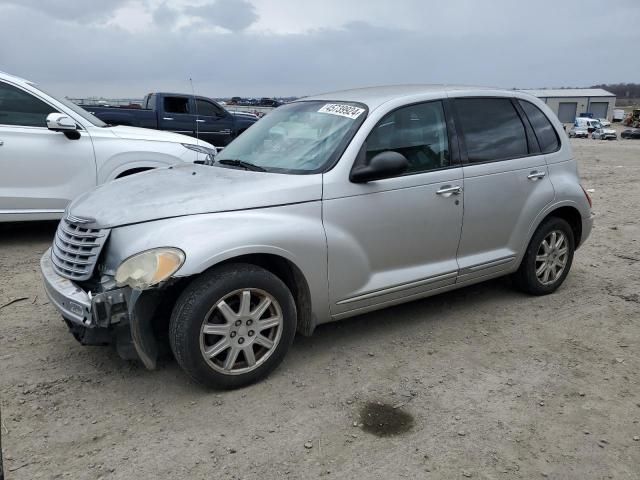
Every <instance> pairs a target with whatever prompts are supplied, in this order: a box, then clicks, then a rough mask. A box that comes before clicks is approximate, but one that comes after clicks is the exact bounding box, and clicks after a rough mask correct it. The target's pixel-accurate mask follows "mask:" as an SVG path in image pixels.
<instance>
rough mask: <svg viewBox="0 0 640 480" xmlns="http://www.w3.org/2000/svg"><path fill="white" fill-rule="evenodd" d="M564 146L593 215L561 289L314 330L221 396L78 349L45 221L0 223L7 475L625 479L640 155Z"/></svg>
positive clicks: (467, 297)
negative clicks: (263, 372)
mask: <svg viewBox="0 0 640 480" xmlns="http://www.w3.org/2000/svg"><path fill="white" fill-rule="evenodd" d="M572 142H573V144H574V147H575V153H576V157H577V158H578V160H579V163H580V168H581V174H582V178H583V183H584V185H585V187H586V188H589V189H594V193H592V196H593V199H594V211H595V212H596V213H597V215H598V217H597V219H596V226H595V230H594V232H593V234H592V237H591V238H590V239H589V241H588V243H587V244H586V245H585V246H584V247H583V248H581V249H580V250H579V251H578V252H577V255H576V258H575V263H574V266H573V269H572V272H571V274H570V275H569V277H568V279H567V281H566V282H565V284H564V286H563V287H562V288H561V289H560V290H559V291H558V292H557V293H555V294H554V295H551V296H547V297H542V298H533V297H529V296H525V295H522V294H520V293H517V292H515V291H514V290H513V289H512V288H511V286H510V284H509V282H508V280H506V279H501V280H497V281H492V282H489V283H486V284H482V285H476V286H473V287H469V288H465V289H462V290H459V291H456V292H451V293H447V294H444V295H441V296H438V297H434V298H431V299H426V300H423V301H418V302H414V303H411V304H407V305H403V306H400V307H396V308H391V309H387V310H384V311H380V312H377V313H373V314H368V315H365V316H362V317H358V318H355V319H351V320H347V321H343V322H340V323H335V324H330V325H324V326H321V327H319V328H318V329H317V331H316V333H315V334H314V336H313V337H311V338H297V339H296V342H295V343H294V346H293V349H292V351H291V352H290V354H289V355H288V357H287V358H286V359H285V362H284V363H283V365H282V366H281V367H280V368H279V369H278V370H277V371H276V372H275V373H274V374H273V375H272V376H271V377H269V378H268V379H267V380H266V381H263V382H261V383H259V384H257V385H255V386H252V387H249V388H245V389H243V390H238V391H232V392H211V391H205V390H203V389H201V388H199V387H198V386H195V385H193V384H191V383H189V381H188V380H187V379H186V377H185V376H184V375H183V374H182V373H181V371H180V370H179V368H178V366H177V365H176V363H175V362H174V361H173V360H172V359H170V358H168V359H166V360H164V361H163V362H161V364H160V367H159V369H158V370H157V371H154V372H149V371H146V370H145V369H144V368H142V367H140V366H139V365H137V364H135V363H130V362H125V361H123V360H120V359H119V357H118V356H117V355H116V353H115V352H114V351H112V350H111V349H109V348H99V347H94V348H89V347H81V346H80V345H79V344H77V343H76V341H75V340H74V339H73V338H72V337H71V335H70V334H69V333H67V330H66V327H65V326H64V324H63V323H62V321H61V319H60V317H59V316H58V314H57V313H56V312H55V310H54V309H53V307H52V306H51V305H50V304H48V302H47V299H46V297H45V294H44V291H43V288H42V286H41V283H40V277H39V271H38V260H39V257H40V255H41V254H42V253H43V252H44V251H45V250H46V248H47V247H48V245H49V243H50V241H51V239H52V236H53V233H54V229H55V225H54V224H48V223H39V224H31V225H24V224H23V225H2V226H0V271H1V272H2V276H1V278H0V305H4V304H6V303H7V302H9V301H11V300H14V299H21V298H23V297H24V298H25V299H23V300H20V301H17V302H15V303H13V304H11V305H7V306H5V307H3V308H2V309H0V366H1V369H0V393H1V405H2V425H1V426H0V430H1V433H2V447H3V449H4V455H5V469H6V475H7V478H8V479H10V480H12V479H36V478H47V479H49V478H51V479H53V478H73V479H95V478H105V479H132V478H138V479H147V478H149V479H151V478H190V479H191V478H193V479H200V478H202V479H204V478H216V479H253V478H259V479H281V478H291V479H294V478H296V479H297V478H305V479H308V478H317V477H327V478H340V479H343V478H358V479H362V478H367V479H369V478H374V479H375V478H379V479H390V478H438V479H455V478H462V479H464V478H467V477H471V478H482V479H502V478H505V479H506V478H523V479H535V478H552V479H580V480H584V479H605V478H615V479H638V478H639V475H640V473H639V472H640V387H639V375H638V370H639V367H640V358H639V355H638V353H639V348H640V296H639V294H640V222H639V213H638V212H640V141H633V140H627V141H617V142H601V141H593V140H572ZM381 423H382V424H383V425H382V426H381V425H380V424H381Z"/></svg>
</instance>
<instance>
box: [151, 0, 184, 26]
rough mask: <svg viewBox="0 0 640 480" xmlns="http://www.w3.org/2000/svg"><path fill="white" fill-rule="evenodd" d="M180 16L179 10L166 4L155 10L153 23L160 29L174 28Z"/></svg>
mask: <svg viewBox="0 0 640 480" xmlns="http://www.w3.org/2000/svg"><path fill="white" fill-rule="evenodd" d="M179 15H180V11H179V10H177V9H175V8H172V7H170V6H169V5H168V4H167V2H164V3H162V4H160V5H159V6H158V7H156V8H155V9H154V10H153V22H154V23H155V24H156V25H158V26H159V27H172V26H173V25H174V24H175V23H176V20H177V19H178V16H179Z"/></svg>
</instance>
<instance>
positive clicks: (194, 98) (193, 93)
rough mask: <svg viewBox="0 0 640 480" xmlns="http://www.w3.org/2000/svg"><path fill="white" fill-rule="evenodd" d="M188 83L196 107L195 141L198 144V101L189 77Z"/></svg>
mask: <svg viewBox="0 0 640 480" xmlns="http://www.w3.org/2000/svg"><path fill="white" fill-rule="evenodd" d="M189 83H190V84H191V96H192V97H193V105H194V106H195V109H196V122H195V123H196V143H197V144H198V145H200V131H199V129H198V123H199V122H198V120H200V117H199V115H198V102H196V91H195V89H194V88H193V80H192V79H191V77H189Z"/></svg>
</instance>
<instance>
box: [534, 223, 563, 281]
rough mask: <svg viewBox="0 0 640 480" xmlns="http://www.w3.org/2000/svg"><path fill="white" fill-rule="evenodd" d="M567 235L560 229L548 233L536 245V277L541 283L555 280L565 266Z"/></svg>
mask: <svg viewBox="0 0 640 480" xmlns="http://www.w3.org/2000/svg"><path fill="white" fill-rule="evenodd" d="M568 252H569V249H568V242H567V236H566V235H565V234H564V233H563V232H561V231H560V230H554V231H552V232H551V233H549V234H548V235H547V236H546V237H545V238H544V240H542V243H541V244H540V246H539V247H538V252H537V254H536V277H537V278H538V281H539V282H540V283H541V284H542V285H550V284H552V283H554V282H556V281H557V280H558V279H559V278H560V277H561V276H562V273H563V272H564V269H565V267H566V266H567V260H568V259H569V255H568Z"/></svg>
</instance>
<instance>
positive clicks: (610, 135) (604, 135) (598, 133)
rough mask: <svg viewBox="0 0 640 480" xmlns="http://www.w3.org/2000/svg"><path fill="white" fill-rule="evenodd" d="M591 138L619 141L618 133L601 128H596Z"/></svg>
mask: <svg viewBox="0 0 640 480" xmlns="http://www.w3.org/2000/svg"><path fill="white" fill-rule="evenodd" d="M591 138H593V139H594V140H617V139H618V135H617V133H616V131H615V130H613V129H611V128H603V127H600V128H596V129H595V130H594V131H593V132H592V133H591Z"/></svg>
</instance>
